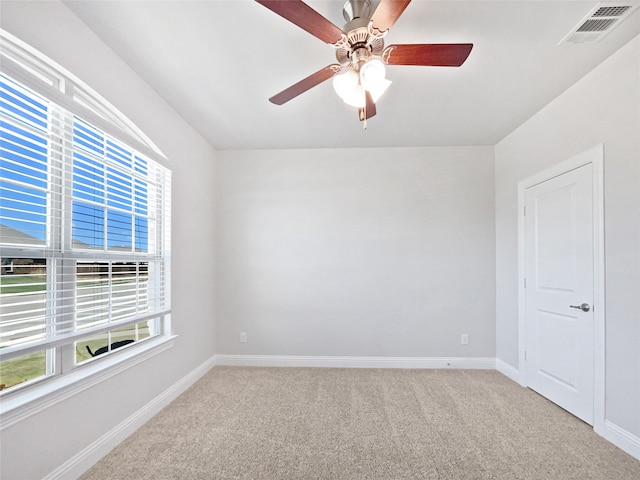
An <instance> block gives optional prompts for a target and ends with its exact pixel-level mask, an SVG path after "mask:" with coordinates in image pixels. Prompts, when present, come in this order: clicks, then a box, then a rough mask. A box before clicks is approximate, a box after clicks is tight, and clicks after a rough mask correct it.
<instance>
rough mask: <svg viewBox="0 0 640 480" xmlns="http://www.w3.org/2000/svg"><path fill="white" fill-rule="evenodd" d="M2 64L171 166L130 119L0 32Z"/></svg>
mask: <svg viewBox="0 0 640 480" xmlns="http://www.w3.org/2000/svg"><path fill="white" fill-rule="evenodd" d="M0 62H2V68H3V70H5V71H10V72H11V74H12V76H13V77H14V78H18V79H19V80H20V81H21V82H22V83H23V84H25V85H27V86H28V87H29V88H31V89H33V90H34V91H36V92H38V93H40V94H42V95H43V96H45V97H47V98H53V99H55V101H56V102H57V103H59V104H60V105H63V106H64V107H65V108H66V109H67V110H69V111H70V112H72V113H76V114H78V115H80V116H82V117H83V118H86V119H87V120H90V121H91V122H92V123H93V124H96V125H97V126H99V127H100V128H102V129H103V130H105V131H106V132H108V133H109V134H111V135H112V136H114V137H116V138H119V139H121V140H122V141H125V142H126V143H128V144H130V145H132V146H135V147H136V148H137V149H138V150H139V151H141V152H142V153H144V154H146V155H148V156H149V157H150V158H152V159H153V160H155V161H157V162H159V163H161V164H163V165H165V166H168V161H167V158H166V156H165V155H164V154H163V153H162V151H161V150H160V149H159V148H158V147H157V146H156V145H155V144H154V143H153V142H152V141H151V139H150V138H149V137H148V136H147V135H145V134H144V132H143V131H142V130H141V129H140V128H138V127H137V126H136V125H135V123H133V122H132V121H131V120H129V118H127V117H126V116H125V115H124V114H123V113H122V112H120V111H119V110H118V109H117V108H115V107H114V106H113V105H111V103H109V102H108V101H107V100H106V99H105V98H104V97H102V96H101V95H100V94H98V93H97V92H96V91H95V90H93V89H92V88H91V87H89V86H88V85H87V84H86V83H84V82H83V81H82V80H80V79H79V78H77V77H76V76H75V75H73V74H72V73H71V72H69V71H67V70H66V69H65V68H63V67H61V66H60V65H58V64H57V63H56V62H54V61H53V60H51V59H49V58H47V57H46V56H45V55H43V54H42V53H41V52H39V51H37V50H35V49H33V48H32V47H30V46H29V45H27V44H26V43H24V42H23V41H21V40H20V39H18V38H16V37H15V36H13V35H11V34H10V33H8V32H6V31H4V30H2V29H0Z"/></svg>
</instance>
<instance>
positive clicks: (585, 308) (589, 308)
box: [569, 303, 591, 312]
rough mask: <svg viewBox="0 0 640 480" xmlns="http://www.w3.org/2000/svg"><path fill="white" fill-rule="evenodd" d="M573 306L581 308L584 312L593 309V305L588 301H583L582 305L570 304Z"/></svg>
mask: <svg viewBox="0 0 640 480" xmlns="http://www.w3.org/2000/svg"><path fill="white" fill-rule="evenodd" d="M569 306H570V307H571V308H579V309H580V310H582V311H583V312H588V311H589V310H591V306H590V305H589V304H588V303H583V304H582V305H569Z"/></svg>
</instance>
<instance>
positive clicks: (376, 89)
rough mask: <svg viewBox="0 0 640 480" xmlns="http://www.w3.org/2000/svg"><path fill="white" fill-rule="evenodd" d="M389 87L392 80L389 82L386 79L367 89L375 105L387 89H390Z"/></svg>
mask: <svg viewBox="0 0 640 480" xmlns="http://www.w3.org/2000/svg"><path fill="white" fill-rule="evenodd" d="M389 85H391V80H387V79H386V78H383V79H381V80H379V81H378V82H376V83H375V84H373V85H371V86H370V88H368V89H367V90H369V93H371V98H372V99H373V103H376V102H377V101H378V99H379V98H380V97H381V96H382V94H383V93H384V92H386V91H387V88H389Z"/></svg>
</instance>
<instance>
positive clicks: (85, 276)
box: [0, 31, 171, 395]
mask: <svg viewBox="0 0 640 480" xmlns="http://www.w3.org/2000/svg"><path fill="white" fill-rule="evenodd" d="M0 33H1V34H2V37H3V38H2V40H3V42H2V49H1V50H0V55H1V56H0V64H1V71H0V395H4V394H10V393H11V392H17V391H21V390H23V389H24V388H27V387H29V385H35V384H38V385H41V384H42V383H43V381H47V380H49V379H53V378H60V377H62V376H65V375H68V374H69V373H71V372H77V371H80V370H81V369H82V368H83V367H84V366H86V365H96V364H97V363H96V362H100V361H102V360H103V359H106V358H112V359H115V358H117V357H116V356H117V355H118V354H119V353H121V352H124V351H129V352H132V351H135V349H136V348H138V347H137V346H138V345H139V346H141V345H143V344H144V342H148V341H149V340H150V339H154V338H159V337H163V336H164V337H166V336H167V335H168V334H169V313H170V299H169V292H170V285H169V279H170V272H169V265H170V262H169V260H170V258H169V256H170V240H169V239H170V216H169V214H170V210H171V207H170V197H171V173H170V171H169V170H168V168H167V167H166V166H165V165H164V163H165V160H164V158H163V157H162V156H161V155H160V154H159V153H158V151H157V149H156V148H155V147H154V146H153V144H151V143H150V142H149V140H148V139H147V138H146V137H145V136H144V135H142V134H141V132H139V131H138V130H137V129H136V128H135V126H132V125H131V124H130V122H129V121H128V120H127V119H126V118H124V117H123V116H122V115H121V114H120V113H119V112H117V111H116V110H114V109H113V108H112V107H109V106H108V104H107V103H106V102H105V101H104V100H102V99H100V98H99V97H98V96H97V95H96V94H93V93H92V92H91V91H90V89H88V88H87V87H85V86H84V85H82V84H81V83H80V82H79V81H78V80H76V79H75V78H73V77H72V76H71V75H70V74H68V73H67V72H64V71H63V70H62V69H59V68H57V67H55V65H52V64H51V63H50V62H44V61H42V60H41V59H40V58H39V57H38V56H37V55H32V54H30V52H29V50H28V47H25V46H24V45H22V44H20V42H19V41H17V40H16V39H14V38H12V37H10V36H9V35H8V34H6V33H4V32H1V31H0ZM131 349H134V350H131Z"/></svg>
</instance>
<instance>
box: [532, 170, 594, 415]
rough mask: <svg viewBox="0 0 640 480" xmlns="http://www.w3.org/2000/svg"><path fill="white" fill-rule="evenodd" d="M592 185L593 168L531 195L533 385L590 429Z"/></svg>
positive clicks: (555, 180)
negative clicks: (586, 424)
mask: <svg viewBox="0 0 640 480" xmlns="http://www.w3.org/2000/svg"><path fill="white" fill-rule="evenodd" d="M592 185H593V181H592V165H591V164H587V165H583V166H581V167H579V168H576V169H575V170H571V171H570V172H567V173H564V174H562V175H559V176H557V177H554V178H552V179H550V180H547V181H545V182H542V183H539V184H537V185H535V186H532V187H530V188H527V189H526V191H525V208H526V210H525V276H526V288H525V312H526V350H525V358H526V362H525V369H526V379H527V384H528V386H529V387H530V388H532V389H533V390H535V391H537V392H538V393H540V394H541V395H543V396H545V397H547V398H548V399H549V400H551V401H552V402H554V403H556V404H558V405H559V406H561V407H562V408H564V409H565V410H568V411H569V412H571V413H572V414H574V415H575V416H577V417H579V418H581V419H582V420H584V421H585V422H587V423H589V424H591V425H592V424H593V372H594V369H593V366H594V318H593V305H592V303H593V297H594V286H593V285H594V283H593V281H594V265H593V248H594V245H593V222H594V220H593V186H592ZM596 307H597V306H596Z"/></svg>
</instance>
